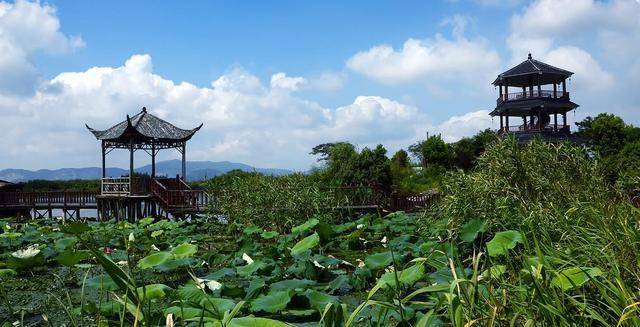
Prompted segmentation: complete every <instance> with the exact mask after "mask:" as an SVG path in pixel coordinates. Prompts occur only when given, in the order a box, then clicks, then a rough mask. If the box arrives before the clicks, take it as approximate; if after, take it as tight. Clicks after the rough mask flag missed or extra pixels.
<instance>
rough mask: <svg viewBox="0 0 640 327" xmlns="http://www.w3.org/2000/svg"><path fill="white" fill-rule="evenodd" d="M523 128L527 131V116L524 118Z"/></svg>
mask: <svg viewBox="0 0 640 327" xmlns="http://www.w3.org/2000/svg"><path fill="white" fill-rule="evenodd" d="M522 127H524V129H525V130H527V115H524V116H522Z"/></svg>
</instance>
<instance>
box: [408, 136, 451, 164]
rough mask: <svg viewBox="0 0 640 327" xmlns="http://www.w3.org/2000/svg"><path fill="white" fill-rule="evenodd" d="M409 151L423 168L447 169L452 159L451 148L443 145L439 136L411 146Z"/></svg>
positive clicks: (445, 144)
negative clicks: (435, 166)
mask: <svg viewBox="0 0 640 327" xmlns="http://www.w3.org/2000/svg"><path fill="white" fill-rule="evenodd" d="M409 151H410V152H411V153H412V154H413V155H414V156H415V157H416V158H418V159H419V160H420V163H421V165H422V166H423V167H427V166H429V165H440V166H443V167H449V166H450V165H451V161H452V157H453V151H452V150H451V146H449V144H447V143H445V142H444V140H442V137H440V135H433V136H430V137H428V138H427V139H426V140H424V141H422V142H418V143H416V144H413V145H411V146H410V147H409Z"/></svg>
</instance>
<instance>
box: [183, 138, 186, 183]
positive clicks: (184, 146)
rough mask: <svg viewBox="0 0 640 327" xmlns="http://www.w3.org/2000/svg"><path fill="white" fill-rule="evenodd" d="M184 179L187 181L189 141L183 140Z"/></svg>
mask: <svg viewBox="0 0 640 327" xmlns="http://www.w3.org/2000/svg"><path fill="white" fill-rule="evenodd" d="M182 180H183V181H185V182H186V181H187V142H186V141H185V142H182Z"/></svg>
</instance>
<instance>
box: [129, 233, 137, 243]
mask: <svg viewBox="0 0 640 327" xmlns="http://www.w3.org/2000/svg"><path fill="white" fill-rule="evenodd" d="M135 241H136V237H135V236H133V232H131V233H129V243H133V242H135Z"/></svg>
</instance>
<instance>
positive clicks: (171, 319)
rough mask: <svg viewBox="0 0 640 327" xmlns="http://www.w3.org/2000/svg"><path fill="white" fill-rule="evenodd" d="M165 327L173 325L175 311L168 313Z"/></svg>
mask: <svg viewBox="0 0 640 327" xmlns="http://www.w3.org/2000/svg"><path fill="white" fill-rule="evenodd" d="M164 325H165V327H173V326H174V325H173V313H170V314H168V315H167V319H166V320H165V324H164Z"/></svg>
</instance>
